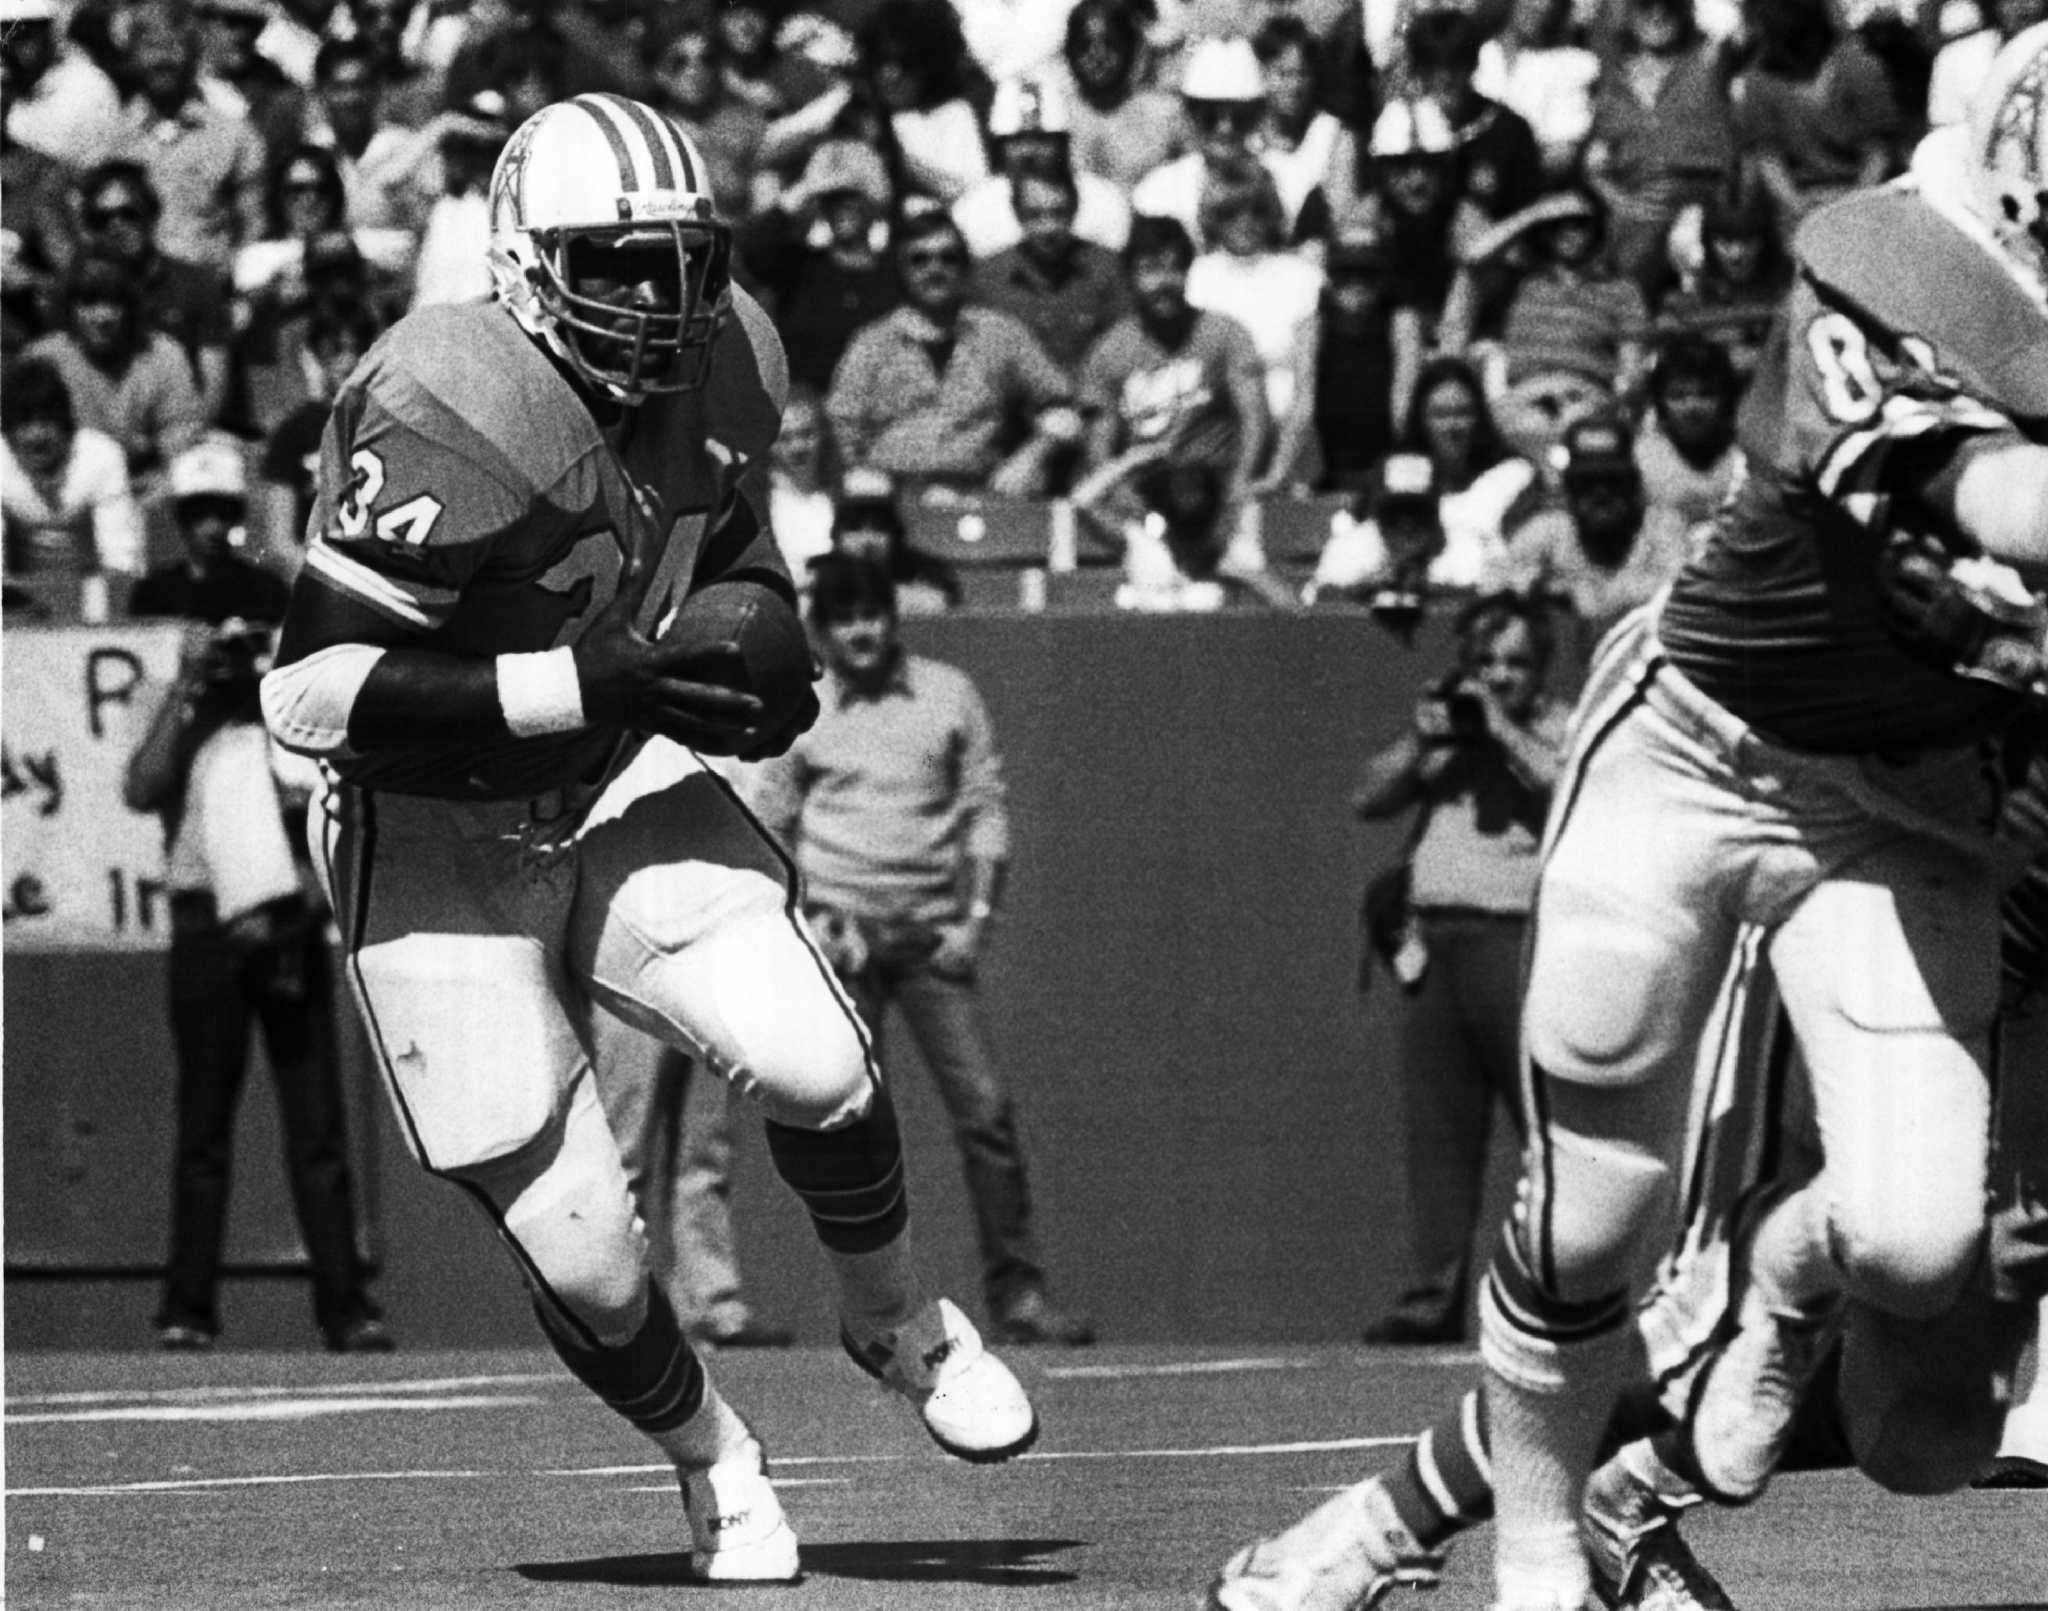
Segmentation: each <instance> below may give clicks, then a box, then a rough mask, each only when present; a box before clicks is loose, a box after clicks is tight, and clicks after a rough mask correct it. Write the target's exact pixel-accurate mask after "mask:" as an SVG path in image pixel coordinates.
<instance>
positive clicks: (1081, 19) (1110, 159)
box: [1060, 0, 1186, 195]
mask: <svg viewBox="0 0 2048 1611" xmlns="http://www.w3.org/2000/svg"><path fill="white" fill-rule="evenodd" d="M1060 54H1061V57H1062V59H1063V60H1064V62H1065V63H1066V69H1067V74H1068V77H1069V79H1070V80H1071V82H1072V84H1073V90H1074V95H1073V100H1072V103H1071V113H1072V117H1073V134H1072V137H1071V138H1072V144H1073V158H1074V166H1075V168H1076V169H1078V170H1079V171H1080V172H1083V173H1094V174H1100V175H1101V176H1102V177H1103V178H1105V179H1107V180H1109V182H1110V183H1111V184H1113V185H1115V186H1116V187H1117V188H1118V189H1119V190H1121V191H1123V192H1124V193H1125V194H1126V195H1128V194H1129V193H1130V192H1131V191H1132V190H1133V189H1135V188H1136V186H1137V183H1138V181H1139V180H1140V179H1142V178H1144V177H1145V175H1146V174H1148V173H1150V172H1151V171H1152V170H1153V169H1154V168H1158V167H1162V166H1164V165H1165V164H1166V163H1168V162H1171V161H1172V160H1173V159H1174V158H1175V157H1177V156H1179V155H1180V153H1181V151H1182V150H1183V149H1184V148H1185V145H1186V140H1185V137H1184V135H1183V133H1182V112H1181V108H1180V105H1179V103H1178V102H1177V101H1176V100H1175V99H1174V97H1173V96H1172V95H1171V94H1170V93H1168V92H1167V91H1166V90H1163V89H1160V88H1157V87H1156V86H1154V85H1153V84H1151V83H1150V82H1149V81H1148V79H1147V77H1146V75H1145V73H1144V72H1143V70H1142V69H1143V67H1144V65H1145V61H1144V57H1145V36H1144V30H1143V27H1142V25H1141V23H1140V20H1139V17H1138V10H1137V6H1136V4H1134V3H1133V0H1079V3H1078V4H1076V5H1075V7H1074V9H1073V10H1071V11H1069V12H1068V13H1067V36H1066V43H1065V45H1064V47H1063V48H1062V50H1061V53H1060Z"/></svg>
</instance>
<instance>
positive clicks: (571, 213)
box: [490, 95, 732, 402]
mask: <svg viewBox="0 0 2048 1611" xmlns="http://www.w3.org/2000/svg"><path fill="white" fill-rule="evenodd" d="M490 210H491V245H490V265H491V278H492V280H493V281H494V282H495V283H496V286H497V292H498V299H499V300H500V301H501V302H503V303H504V304H505V306H506V307H507V308H508V309H510V310H511V313H512V316H513V317H514V318H516V319H517V320H518V321H519V322H520V324H521V325H523V326H524V327H525V328H526V329H527V330H528V331H530V332H531V333H532V334H533V335H534V336H536V337H538V338H539V339H540V340H541V341H543V342H544V343H546V345H547V347H548V349H549V351H551V352H553V353H554V354H555V355H556V356H557V357H558V358H560V359H561V360H562V362H563V363H565V364H567V365H568V366H569V368H570V369H571V370H573V371H574V372H575V374H576V375H577V376H578V377H580V378H581V379H582V380H583V381H584V382H585V383H586V384H587V385H589V386H590V387H592V388H593V389H595V390H597V391H599V392H601V393H603V394H604V395H606V396H609V397H613V398H616V399H619V400H621V401H624V402H638V401H639V400H640V399H641V398H643V397H646V396H648V395H649V394H651V393H655V392H679V391H689V390H692V389H693V388H695V387H697V386H701V385H702V384H703V383H704V380H705V377H706V375H707V374H708V373H709V371H710V366H711V344H712V341H713V340H714V339H715V338H716V336H717V334H718V327H719V324H720V322H721V321H722V320H723V319H724V317H725V314H726V310H727V307H728V306H729V300H730V299H729V291H730V288H731V283H732V230H731V227H730V226H729V225H728V224H726V223H725V221H724V220H722V219H721V218H719V216H718V213H717V210H716V208H715V207H714V205H713V203H712V200H711V181H710V174H709V170H708V169H707V168H706V167H705V165H704V159H703V158H702V157H701V156H699V155H698V153H697V148H696V147H695V146H694V145H692V144H691V143H690V139H689V137H688V136H687V135H685V134H684V133H683V131H682V130H681V129H679V128H677V127H676V126H675V125H674V124H673V123H671V122H669V120H668V119H667V118H665V117H663V116H662V115H661V114H660V113H659V112H657V111H655V110H654V109H653V108H652V107H650V106H645V105H643V104H641V103H640V102H639V101H633V100H628V99H627V98H626V97H625V96H623V95H578V96H576V97H575V98H574V99H573V100H567V101H558V102H556V103H555V104H554V105H552V106H546V107H543V108H541V110H540V111H538V112H536V113H534V115H533V116H532V117H530V118H528V119H527V120H526V121H525V122H524V123H523V124H521V125H520V126H519V128H518V129H517V130H515V131H514V133H513V135H512V138H511V140H510V141H509V142H508V143H507V144H506V146H505V149H504V151H503V153H502V154H501V155H500V156H499V158H498V165H497V168H496V169H495V171H494V172H493V173H492V174H491V201H490ZM593 248H598V249H603V250H604V251H605V252H609V253H616V252H619V251H624V250H637V251H639V252H643V253H645V252H649V251H650V250H651V251H652V253H653V256H652V257H651V259H650V258H648V257H642V258H640V259H639V260H638V261H637V262H636V263H635V265H634V266H633V269H632V273H633V275H634V278H633V279H632V281H631V283H632V284H633V285H635V286H638V285H640V284H641V283H642V279H643V277H644V278H645V279H650V280H653V281H654V282H655V283H656V286H657V288H658V292H659V295H658V297H657V298H656V299H655V302H656V304H657V305H646V304H645V303H643V304H642V305H638V306H636V305H635V299H634V298H633V297H631V296H622V295H620V294H619V292H618V291H617V290H616V289H614V290H613V291H612V292H611V294H610V296H608V297H607V296H593V295H588V294H585V293H584V291H583V290H582V289H581V288H580V286H579V281H581V280H587V279H591V278H595V277H598V276H599V275H604V274H605V271H606V269H607V267H608V266H614V267H615V266H616V260H615V259H614V260H612V263H611V264H610V265H608V263H607V260H606V258H605V257H604V256H600V255H599V253H598V252H597V251H593V250H592V249H593ZM664 248H665V249H667V250H668V251H672V252H673V266H672V267H671V266H670V263H669V261H668V258H667V253H666V252H665V251H663V250H662V249H664ZM579 259H580V261H579ZM607 277H609V276H607Z"/></svg>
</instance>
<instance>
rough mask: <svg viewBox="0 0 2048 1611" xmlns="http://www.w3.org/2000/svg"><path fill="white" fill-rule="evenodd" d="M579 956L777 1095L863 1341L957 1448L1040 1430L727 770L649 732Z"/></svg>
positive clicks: (790, 1179) (611, 837)
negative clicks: (977, 1320)
mask: <svg viewBox="0 0 2048 1611" xmlns="http://www.w3.org/2000/svg"><path fill="white" fill-rule="evenodd" d="M579 858H580V862H581V866H582V874H583V877H582V886H581V889H580V890H579V892H578V896H577V901H576V911H575V916H574V918H573V920H572V923H571V933H570V944H569V954H570V956H571V958H572V966H573V968H574V969H575V971H576V973H577V976H578V978H579V979H580V980H582V981H585V982H587V986H588V988H589V989H590V991H591V993H592V994H593V995H594V996H595V997H596V998H597V999H598V1000H599V1001H600V1002H602V1003H603V1004H604V1005H605V1006H607V1007H609V1008H610V1009H611V1010H612V1011H614V1012H616V1013H618V1014H619V1015H620V1016H621V1017H622V1018H625V1019H626V1020H627V1021H628V1022H630V1023H634V1024H637V1025H638V1026H639V1027H640V1028H642V1029H643V1030H645V1031H646V1032H647V1033H649V1034H653V1035H657V1036H660V1037H661V1038H662V1039H664V1040H666V1041H668V1042H669V1043H671V1044H674V1045H678V1046H682V1047H685V1048H687V1049H689V1050H690V1052H691V1053H692V1055H693V1056H694V1057H695V1058H696V1059H697V1060H698V1061H699V1064H700V1066H702V1067H704V1068H707V1069H709V1070H711V1071H712V1072H714V1073H716V1074H718V1075H719V1076H720V1077H722V1078H724V1079H725V1080H727V1081H728V1082H729V1083H730V1084H731V1085H732V1086H733V1087H734V1088H735V1089H737V1090H739V1091H740V1092H742V1093H743V1094H746V1095H748V1096H751V1097H753V1098H754V1099H755V1100H756V1101H758V1102H759V1103H760V1104H761V1105H762V1107H763V1109H764V1110H765V1112H766V1115H767V1139H768V1148H769V1154H770V1156H771V1158H772V1159H773V1160H774V1164H775V1168H776V1172H777V1173H778V1174H779V1175H780V1176H781V1177H782V1179H783V1181H784V1183H785V1184H787V1185H788V1186H789V1187H790V1189H791V1190H792V1191H794V1192H795V1193H796V1195H797V1197H798V1198H799V1200H800V1201H802V1203H803V1204H804V1207H805V1209H806V1210H807V1212H808V1213H809V1214H810V1217H811V1223H812V1226H813V1229H814V1230H815V1232H816V1234H817V1237H818V1240H819V1242H820V1243H821V1244H822V1245H823V1247H824V1250H825V1253H826V1257H827V1260H828V1262H829V1264H830V1266H831V1268H832V1272H833V1275H834V1278H835V1280H836V1282H837V1285H838V1289H839V1307H840V1315H841V1320H842V1324H843V1329H844V1339H845V1341H846V1344H847V1349H848V1352H849V1354H850V1355H851V1356H852V1357H853V1358H854V1360H855V1361H856V1363H858V1364H859V1365H860V1366H861V1368H862V1369H863V1370H866V1371H867V1372H869V1374H871V1375H874V1376H876V1377H878V1378H879V1379H881V1380H883V1381H885V1382H887V1383H888V1384H889V1385H890V1386H891V1387H892V1388H894V1389H895V1390H896V1391H898V1392H900V1393H902V1394H903V1395H904V1396H905V1397H906V1398H908V1399H910V1400H911V1401H912V1402H913V1403H914V1404H915V1405H916V1406H917V1407H918V1410H919V1412H920V1414H921V1416H922V1417H923V1420H924V1423H925V1426H926V1429H927V1430H928V1431H929V1432H930V1433H931V1435H932V1436H933V1438H934V1439H936V1440H937V1441H938V1442H939V1444H940V1445H941V1447H943V1448H945V1449H946V1450H947V1451H948V1452H949V1453H952V1454H955V1455H958V1456H960V1457H961V1458H963V1459H970V1460H999V1459H1005V1458H1007V1457H1009V1456H1010V1455H1012V1454H1015V1453H1017V1452H1018V1451H1019V1450H1021V1449H1023V1448H1025V1447H1028V1446H1029V1444H1030V1443H1031V1442H1032V1441H1033V1439H1035V1437H1036V1436H1037V1418H1036V1416H1035V1414H1034V1413H1033V1411H1032V1409H1031V1406H1030V1403H1029V1401H1028V1400H1027V1399H1026V1398H1025V1396H1024V1393H1023V1389H1022V1388H1021V1387H1020V1386H1019V1385H1018V1383H1017V1381H1016V1378H1015V1377H1014V1376H1012V1375H1011V1374H1010V1372H1009V1370H1008V1369H1007V1368H1006V1367H1005V1366H1004V1365H1003V1364H1002V1363H1001V1362H1000V1361H999V1360H997V1359H996V1358H995V1356H993V1355H992V1354H989V1353H987V1352H986V1350H985V1349H984V1348H983V1347H982V1344H981V1338H980V1336H979V1334H978V1333H977V1332H976V1331H975V1329H974V1327H973V1326H972V1325H971V1324H970V1323H969V1322H968V1320H967V1319H966V1317H965V1316H964V1315H962V1314H961V1313H960V1311H959V1310H958V1309H957V1308H956V1307H955V1306H954V1305H953V1304H951V1303H950V1302H948V1301H946V1300H944V1299H932V1298H930V1297H928V1296H927V1294H926V1293H925V1291H924V1289H923V1286H922V1283H921V1281H920V1279H919V1276H918V1272H917V1267H916V1263H915V1260H914V1258H913V1256H912V1248H911V1243H910V1237H909V1216H910V1209H909V1199H908V1197H907V1195H906V1192H905V1186H904V1175H903V1145H902V1137H901V1134H900V1132H899V1131H898V1128H897V1124H896V1113H895V1107H894V1104H893V1103H892V1102H891V1101H890V1099H889V1093H888V1090H887V1088H886V1086H884V1085H883V1084H882V1082H881V1080H880V1079H879V1078H878V1077H877V1075H876V1072H875V1069H874V1067H873V1063H872V1060H871V1059H870V1057H869V1055H868V1046H867V1036H866V1031H865V1030H864V1029H863V1028H862V1026H861V1023H860V1021H859V1019H858V1018H857V1017H856V1016H855V1015H854V1012H853V1009H852V1007H851V1005H850V1003H849V1002H848V1000H847V998H846V996H845V993H844V992H843V991H842V990H841V989H840V987H839V984H838V982H837V981H836V980H835V979H834V977H833V975H832V971H831V969H830V967H829V966H827V964H826V962H825V959H824V957H823V955H822V954H821V953H820V951H819V949H818V946H817V943H816V941H815V940H814V938H813V937H812V935H811V934H810V932H809V930H808V928H807V927H806V926H805V924H804V921H803V918H802V916H801V915H800V914H799V912H798V911H797V907H796V900H795V884H796V877H795V872H794V869H793V868H792V867H791V865H790V864H789V862H788V860H787V858H786V857H785V856H784V855H783V854H782V852H781V851H780V850H779V849H778V848H777V847H776V846H775V844H774V843H773V841H772V840H771V839H769V837H768V836H767V834H766V833H765V832H764V831H763V830H762V829H761V828H760V826H759V825H758V824H757V823H756V822H755V821H754V820H753V818H752V817H750V816H749V815H748V814H747V812H746V811H745V809H744V808H743V807H742V806H741V805H740V803H739V801H738V800H737V799H736V798H735V796H734V795H733V793H732V791H731V789H730V788H729V787H728V785H727V784H726V783H725V782H724V781H723V780H722V779H720V778H718V777H716V776H715V775H713V774H712V773H711V772H709V771H708V770H706V769H705V768H704V767H703V766H702V765H701V763H699V762H697V761H696V760H695V758H694V757H692V756H690V755H689V754H688V753H687V752H685V751H683V750H680V749H678V748H676V747H675V746H673V745H665V744H650V745H649V746H648V749H647V751H645V752H643V754H642V756H641V757H640V759H639V760H638V761H636V762H635V763H634V766H633V767H632V768H630V769H629V770H628V771H627V773H626V774H624V775H623V776H622V777H621V778H620V779H619V780H618V781H617V783H615V784H614V785H613V787H612V789H611V790H609V791H608V792H607V794H606V796H605V798H604V800H603V801H602V802H601V803H600V806H599V808H598V809H597V810H596V811H595V812H593V813H592V816H591V818H590V820H589V823H588V824H587V826H586V827H585V829H584V831H583V834H582V836H581V839H580V842H579Z"/></svg>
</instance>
